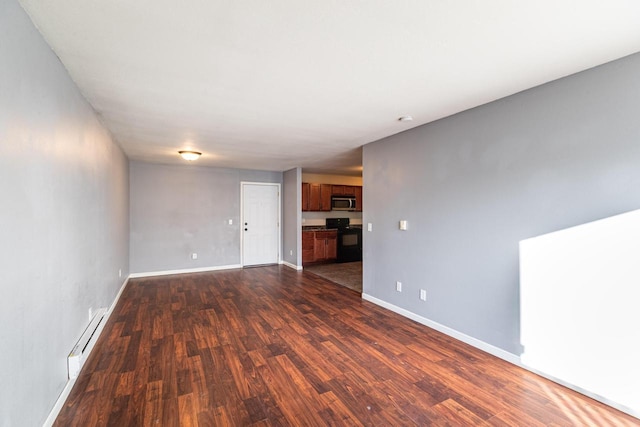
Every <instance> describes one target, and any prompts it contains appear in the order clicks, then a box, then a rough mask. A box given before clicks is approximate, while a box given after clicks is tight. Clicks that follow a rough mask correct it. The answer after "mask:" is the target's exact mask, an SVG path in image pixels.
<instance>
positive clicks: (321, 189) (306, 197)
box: [302, 182, 362, 212]
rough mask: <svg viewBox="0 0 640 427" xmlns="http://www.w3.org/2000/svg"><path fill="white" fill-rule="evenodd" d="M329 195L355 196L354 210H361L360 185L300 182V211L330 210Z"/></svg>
mask: <svg viewBox="0 0 640 427" xmlns="http://www.w3.org/2000/svg"><path fill="white" fill-rule="evenodd" d="M331 196H348V197H355V198H356V212H362V187H360V186H358V185H331V184H313V183H308V182H303V183H302V211H303V212H328V211H330V210H331Z"/></svg>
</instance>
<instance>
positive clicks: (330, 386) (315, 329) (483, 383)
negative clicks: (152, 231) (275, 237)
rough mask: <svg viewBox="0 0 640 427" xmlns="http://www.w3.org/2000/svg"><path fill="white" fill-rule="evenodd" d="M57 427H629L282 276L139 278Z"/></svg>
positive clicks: (444, 341)
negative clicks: (252, 426) (334, 426)
mask: <svg viewBox="0 0 640 427" xmlns="http://www.w3.org/2000/svg"><path fill="white" fill-rule="evenodd" d="M55 425H56V426H250V425H255V426H324V425H336V426H341V425H346V426H399V425H407V426H414V425H415V426H430V425H433V426H445V425H448V426H465V425H473V426H478V425H480V426H483V425H484V426H574V425H580V426H632V425H636V426H637V425H640V420H638V419H636V418H633V417H630V416H628V415H626V414H624V413H621V412H619V411H617V410H614V409H612V408H610V407H607V406H605V405H603V404H601V403H598V402H596V401H593V400H591V399H589V398H587V397H585V396H582V395H580V394H578V393H575V392H573V391H571V390H568V389H566V388H564V387H561V386H559V385H557V384H554V383H552V382H550V381H547V380H545V379H543V378H541V377H538V376H536V375H534V374H532V373H530V372H528V371H525V370H522V369H520V368H517V367H515V366H513V365H510V364H509V363H507V362H504V361H502V360H500V359H497V358H495V357H493V356H490V355H488V354H486V353H484V352H482V351H479V350H477V349H475V348H473V347H470V346H468V345H466V344H463V343H461V342H459V341H456V340H454V339H452V338H450V337H448V336H446V335H443V334H440V333H438V332H436V331H434V330H432V329H429V328H427V327H425V326H422V325H419V324H417V323H415V322H413V321H411V320H408V319H406V318H403V317H401V316H399V315H396V314H395V313H392V312H389V311H387V310H385V309H383V308H380V307H378V306H376V305H374V304H371V303H369V302H366V301H363V300H361V299H360V296H359V294H357V293H356V292H354V291H351V290H349V289H347V288H344V287H341V286H338V285H335V284H332V283H331V282H329V281H327V280H325V279H322V278H320V277H318V276H315V275H313V274H308V273H304V272H296V271H294V270H291V269H289V268H286V267H278V266H273V267H260V268H251V269H244V270H227V271H219V272H211V273H197V274H188V275H175V276H164V277H157V278H146V279H134V280H131V281H130V282H129V284H128V285H127V288H126V289H125V291H124V293H123V295H122V297H121V299H120V301H119V303H118V305H117V306H116V308H115V310H114V312H113V314H112V315H111V318H110V319H109V321H108V323H107V325H106V326H105V329H104V331H103V333H102V335H101V337H100V339H99V341H98V343H97V344H96V347H95V349H94V351H93V353H92V354H91V356H90V357H89V359H88V360H87V363H86V364H85V367H84V368H83V370H82V372H81V373H80V376H79V378H78V380H77V382H76V384H75V386H74V388H73V390H72V391H71V394H70V395H69V398H68V400H67V402H66V404H65V405H64V407H63V409H62V411H61V412H60V414H59V416H58V419H57V420H56V424H55Z"/></svg>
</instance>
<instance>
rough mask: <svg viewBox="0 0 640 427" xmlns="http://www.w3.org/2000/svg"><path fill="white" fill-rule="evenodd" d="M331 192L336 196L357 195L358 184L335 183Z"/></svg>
mask: <svg viewBox="0 0 640 427" xmlns="http://www.w3.org/2000/svg"><path fill="white" fill-rule="evenodd" d="M331 194H332V195H334V196H355V195H356V186H354V185H333V186H332V189H331Z"/></svg>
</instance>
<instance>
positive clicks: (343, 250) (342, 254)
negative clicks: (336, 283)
mask: <svg viewBox="0 0 640 427" xmlns="http://www.w3.org/2000/svg"><path fill="white" fill-rule="evenodd" d="M337 261H338V262H355V261H362V230H361V229H359V228H345V229H342V230H338V259H337Z"/></svg>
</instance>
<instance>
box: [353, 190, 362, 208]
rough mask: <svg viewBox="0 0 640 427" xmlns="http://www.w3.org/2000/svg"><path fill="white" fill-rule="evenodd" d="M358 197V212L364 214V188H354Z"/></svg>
mask: <svg viewBox="0 0 640 427" xmlns="http://www.w3.org/2000/svg"><path fill="white" fill-rule="evenodd" d="M354 189H355V196H356V212H362V187H354Z"/></svg>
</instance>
